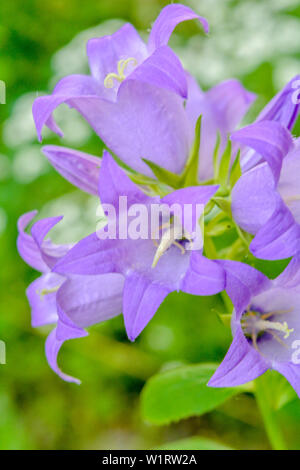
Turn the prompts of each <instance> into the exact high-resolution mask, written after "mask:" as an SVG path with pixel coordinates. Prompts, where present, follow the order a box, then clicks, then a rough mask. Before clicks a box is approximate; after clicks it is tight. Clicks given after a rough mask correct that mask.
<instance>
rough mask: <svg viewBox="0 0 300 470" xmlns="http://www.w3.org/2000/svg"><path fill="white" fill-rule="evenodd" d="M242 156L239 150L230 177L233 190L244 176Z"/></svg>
mask: <svg viewBox="0 0 300 470" xmlns="http://www.w3.org/2000/svg"><path fill="white" fill-rule="evenodd" d="M240 155H241V152H240V150H239V151H238V153H237V156H236V157H235V160H234V162H233V165H232V168H231V172H230V177H229V184H230V187H231V188H233V186H234V185H235V183H236V182H237V181H238V180H239V179H240V177H241V176H242V170H241V162H240Z"/></svg>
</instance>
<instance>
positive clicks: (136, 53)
mask: <svg viewBox="0 0 300 470" xmlns="http://www.w3.org/2000/svg"><path fill="white" fill-rule="evenodd" d="M87 55H88V59H89V65H90V69H91V72H92V75H93V77H94V78H96V79H97V81H98V82H99V83H100V84H101V85H102V84H103V82H104V79H105V77H106V75H107V74H109V73H112V72H114V73H117V64H118V61H119V60H121V59H128V58H129V57H133V58H135V59H136V60H137V62H138V63H139V64H140V63H141V62H142V61H143V60H145V58H146V57H147V55H148V54H147V47H146V45H145V43H144V42H143V41H142V39H141V38H140V36H139V35H138V33H137V31H136V30H135V29H134V27H133V26H132V25H131V24H128V23H127V24H125V25H124V26H122V28H120V29H119V30H118V31H116V32H115V33H114V34H112V35H111V36H103V37H101V38H94V39H90V40H89V41H88V43H87Z"/></svg>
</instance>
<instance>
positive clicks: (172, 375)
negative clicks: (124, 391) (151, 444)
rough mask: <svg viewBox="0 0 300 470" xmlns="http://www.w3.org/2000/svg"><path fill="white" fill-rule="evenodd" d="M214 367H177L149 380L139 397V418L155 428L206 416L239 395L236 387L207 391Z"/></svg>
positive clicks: (204, 365)
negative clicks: (155, 425)
mask: <svg viewBox="0 0 300 470" xmlns="http://www.w3.org/2000/svg"><path fill="white" fill-rule="evenodd" d="M216 368H217V365H215V364H197V365H191V366H183V367H178V368H176V369H172V370H170V371H166V372H163V373H160V374H158V375H155V376H154V377H152V378H151V379H150V380H149V381H148V383H147V384H146V386H145V387H144V389H143V391H142V395H141V411H142V416H143V418H144V419H145V420H146V421H148V422H150V423H152V424H157V425H164V424H169V423H171V422H174V421H179V420H180V419H184V418H189V417H190V416H200V415H202V414H204V413H208V412H209V411H211V410H213V409H214V408H216V407H217V406H219V405H221V404H222V403H223V402H224V401H225V400H227V399H228V398H230V397H232V396H233V395H236V394H238V393H240V392H241V390H240V389H239V388H225V389H224V388H210V387H208V386H207V382H208V381H209V379H210V377H211V376H212V375H213V373H214V372H215V370H216Z"/></svg>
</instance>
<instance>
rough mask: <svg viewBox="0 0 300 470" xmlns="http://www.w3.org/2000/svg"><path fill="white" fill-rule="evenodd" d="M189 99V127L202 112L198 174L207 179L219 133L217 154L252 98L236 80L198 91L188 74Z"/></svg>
mask: <svg viewBox="0 0 300 470" xmlns="http://www.w3.org/2000/svg"><path fill="white" fill-rule="evenodd" d="M188 84H189V90H188V100H187V103H186V112H187V115H188V117H189V119H190V122H191V126H192V128H194V127H195V124H196V121H197V119H198V117H199V116H200V115H202V122H201V143H200V162H199V177H200V178H201V180H204V179H209V178H211V177H212V175H213V162H212V155H213V152H214V148H215V145H216V139H217V135H218V133H219V134H220V136H221V143H220V149H219V153H220V154H222V152H223V151H224V150H225V146H226V143H227V136H228V134H229V133H232V132H233V131H234V130H235V129H236V127H237V125H238V124H239V123H240V121H241V120H242V118H243V117H244V115H245V114H246V112H247V111H248V109H249V107H250V105H251V104H252V102H253V100H254V99H255V95H254V94H253V93H250V92H248V91H247V90H246V89H245V88H244V87H243V86H242V85H241V83H240V82H239V81H238V80H226V81H224V82H222V83H220V84H218V85H216V86H215V87H213V88H211V89H210V90H209V91H208V92H206V93H204V92H203V91H202V90H200V88H199V86H198V84H197V82H196V81H195V80H194V78H193V77H191V76H188Z"/></svg>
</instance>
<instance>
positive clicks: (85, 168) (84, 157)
mask: <svg viewBox="0 0 300 470" xmlns="http://www.w3.org/2000/svg"><path fill="white" fill-rule="evenodd" d="M42 151H43V153H44V154H45V155H46V157H47V158H48V160H49V161H50V163H51V165H53V166H54V168H55V169H56V170H57V171H58V172H59V173H60V174H61V175H62V176H63V177H64V178H65V179H66V180H68V181H69V182H70V183H72V184H74V185H75V186H77V187H78V188H79V189H82V190H83V191H86V192H87V193H90V194H96V195H97V194H98V180H99V168H100V164H101V160H100V158H98V157H95V156H94V155H89V154H87V153H83V152H79V151H78V150H73V149H69V148H66V147H58V146H55V145H47V146H45V147H43V148H42Z"/></svg>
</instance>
